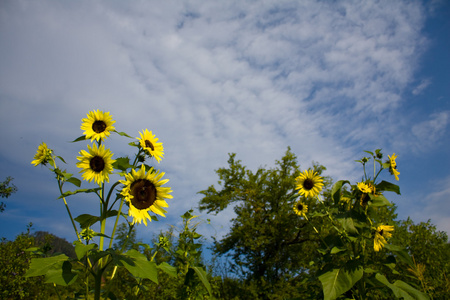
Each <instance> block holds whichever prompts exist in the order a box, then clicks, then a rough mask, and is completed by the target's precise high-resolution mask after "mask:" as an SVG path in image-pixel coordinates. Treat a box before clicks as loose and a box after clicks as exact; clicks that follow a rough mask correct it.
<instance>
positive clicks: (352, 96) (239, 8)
mask: <svg viewBox="0 0 450 300" xmlns="http://www.w3.org/2000/svg"><path fill="white" fill-rule="evenodd" d="M0 16H1V17H0V47H1V49H2V56H0V65H1V66H2V68H0V93H1V94H0V96H1V103H0V106H1V112H0V118H1V120H2V123H3V124H11V126H8V128H9V129H8V130H9V131H8V132H5V131H4V132H3V134H2V136H3V142H2V144H1V145H0V153H1V155H2V156H3V157H7V158H8V160H10V161H12V162H15V163H18V164H20V165H21V166H24V165H28V162H27V161H25V162H23V161H24V157H32V155H33V154H34V149H35V147H36V146H37V145H38V144H39V143H40V142H42V141H50V142H51V143H52V144H53V145H58V143H61V141H69V140H72V139H74V138H76V137H77V136H79V135H81V131H80V130H79V126H80V119H81V118H82V117H84V116H85V114H86V113H87V111H88V110H90V109H97V108H98V109H103V110H107V111H110V112H111V113H112V115H113V117H114V118H115V119H116V120H117V123H116V124H117V127H118V129H119V130H121V131H125V132H127V133H129V134H131V135H132V136H137V135H138V131H139V130H142V129H144V128H149V129H150V130H153V132H154V133H155V134H157V136H158V137H159V138H160V140H161V141H162V142H163V143H164V146H165V149H166V159H165V160H164V161H163V162H162V163H161V164H160V165H158V166H160V167H161V168H163V169H164V170H166V171H167V175H168V176H170V177H171V181H170V184H171V185H172V186H173V188H174V194H175V195H176V199H174V200H173V204H171V207H170V209H171V210H172V211H171V213H172V214H173V215H180V214H181V213H182V212H183V210H186V209H189V208H190V207H193V206H196V202H197V200H198V198H199V195H197V194H196V192H197V191H199V190H201V189H205V188H206V187H207V186H208V185H210V184H214V183H215V180H214V178H215V174H214V169H217V168H219V167H222V166H225V165H226V160H227V153H229V152H236V153H238V157H239V158H240V159H242V160H243V162H244V164H246V165H248V166H249V167H250V168H256V167H259V166H264V165H267V166H272V165H273V163H274V161H275V159H279V158H280V157H281V156H282V155H283V153H284V151H285V150H286V148H287V146H288V145H290V146H291V147H292V149H293V151H294V152H295V153H296V154H297V155H298V157H299V160H300V162H301V164H302V166H303V167H305V168H306V167H308V166H309V164H310V162H311V161H312V160H315V161H319V162H320V163H322V164H324V165H325V166H327V168H328V172H329V175H331V176H333V177H334V178H342V177H350V178H354V177H355V176H356V171H355V164H354V163H353V159H354V155H355V154H356V153H360V151H362V150H364V149H372V148H375V147H377V148H378V147H381V148H387V149H391V148H392V147H393V146H394V144H393V142H392V140H393V139H392V137H393V136H394V135H397V136H398V137H397V140H401V142H397V144H396V145H401V147H403V149H408V148H409V147H411V143H415V142H416V141H411V140H410V139H408V138H407V137H406V136H399V135H398V134H397V132H398V130H399V128H402V130H404V128H411V127H412V125H411V123H412V120H410V119H409V117H408V116H407V115H402V114H401V107H402V105H403V104H404V101H405V100H404V99H403V97H402V95H403V93H404V90H405V88H406V87H407V86H408V85H410V84H411V83H412V82H414V80H415V78H414V74H415V73H414V72H415V71H416V69H417V67H418V64H417V60H418V58H419V57H420V54H421V53H422V52H423V51H424V49H425V47H426V45H427V39H426V38H425V37H424V36H423V34H422V32H421V30H422V29H423V26H424V22H425V18H426V11H425V9H424V8H423V7H422V5H421V3H420V2H409V1H385V2H383V3H382V4H379V3H375V2H370V1H366V2H357V3H351V2H347V1H342V2H321V1H317V2H315V1H311V2H307V3H306V2H298V1H282V2H279V1H262V2H251V1H226V2H208V3H205V2H204V1H187V2H182V1H179V2H158V3H157V5H155V2H152V1H148V2H145V1H141V2H139V1H137V2H132V3H128V2H127V3H126V4H125V3H121V2H109V1H103V2H102V1H100V2H96V3H91V2H88V1H82V2H79V3H77V4H73V3H69V2H61V3H58V4H56V5H55V4H54V3H53V2H51V1H48V2H47V1H40V2H29V1H7V2H5V3H3V4H2V5H1V6H0ZM424 87H425V86H424ZM424 87H422V89H423V88H424ZM418 88H419V87H418ZM417 91H418V90H417ZM11 112H14V113H11ZM445 116H447V115H445ZM445 116H444V115H442V114H440V115H436V116H433V117H432V118H433V119H432V120H431V121H430V122H426V123H423V124H417V125H416V126H415V127H414V128H415V129H414V128H413V133H414V135H415V136H416V137H418V138H425V135H426V132H427V129H430V128H431V129H432V130H434V131H433V132H435V136H436V138H437V137H438V136H439V135H442V134H443V132H445V131H444V130H445V126H446V125H445V124H446V122H447V121H446V120H447V119H446V118H445ZM433 120H434V121H433ZM444 123H445V124H444ZM399 124H400V125H399ZM3 128H4V126H3ZM2 130H5V129H2ZM19 137H23V139H20V138H19ZM119 141H120V139H118V138H112V139H110V142H111V143H112V144H111V147H113V146H114V147H116V146H117V147H118V148H114V149H116V150H114V151H115V153H117V155H121V154H123V153H128V149H127V148H126V147H123V146H121V144H120V142H119ZM55 147H59V148H58V149H57V150H58V153H59V154H61V155H63V156H64V155H67V156H70V157H72V162H73V161H74V159H75V156H76V153H77V151H78V149H74V144H64V145H63V146H55ZM76 147H79V146H78V145H77V146H76ZM396 151H397V150H396ZM401 151H402V149H399V150H398V151H397V152H401ZM21 162H22V163H21ZM75 172H76V170H75ZM24 201H26V200H24ZM218 223H220V224H222V225H223V224H227V221H226V220H225V219H220V221H218Z"/></svg>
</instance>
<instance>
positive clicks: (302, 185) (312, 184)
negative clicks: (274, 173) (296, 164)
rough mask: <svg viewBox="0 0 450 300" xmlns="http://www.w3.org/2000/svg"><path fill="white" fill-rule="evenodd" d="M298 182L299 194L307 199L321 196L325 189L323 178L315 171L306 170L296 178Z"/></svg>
mask: <svg viewBox="0 0 450 300" xmlns="http://www.w3.org/2000/svg"><path fill="white" fill-rule="evenodd" d="M296 181H297V187H296V189H297V190H299V191H298V193H299V194H300V195H304V196H305V197H308V196H311V197H315V196H317V195H319V193H320V191H321V190H322V188H323V179H322V177H320V176H319V175H317V172H314V171H313V170H309V171H308V170H305V171H304V172H303V173H301V174H300V175H299V176H298V177H297V178H296Z"/></svg>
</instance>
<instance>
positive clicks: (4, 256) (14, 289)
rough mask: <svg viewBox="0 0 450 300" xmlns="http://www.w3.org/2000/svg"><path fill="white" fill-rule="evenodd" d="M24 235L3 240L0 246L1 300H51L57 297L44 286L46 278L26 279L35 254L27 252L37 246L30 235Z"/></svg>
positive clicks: (47, 286) (49, 287) (49, 288)
mask: <svg viewBox="0 0 450 300" xmlns="http://www.w3.org/2000/svg"><path fill="white" fill-rule="evenodd" d="M30 229H31V224H30V225H29V227H28V231H27V233H22V234H20V235H18V236H17V237H16V239H15V240H14V241H6V240H5V239H3V240H2V242H1V244H0V286H1V289H0V299H49V298H51V297H52V295H53V297H56V294H55V291H54V290H52V289H51V286H49V285H47V284H44V278H43V277H42V276H41V277H34V278H27V277H24V275H25V273H26V271H27V270H28V267H29V265H30V260H31V258H32V257H33V254H32V253H31V252H29V251H27V249H28V248H30V247H32V246H33V245H34V244H35V239H34V237H33V236H32V235H31V234H30Z"/></svg>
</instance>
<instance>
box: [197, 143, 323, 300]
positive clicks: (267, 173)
mask: <svg viewBox="0 0 450 300" xmlns="http://www.w3.org/2000/svg"><path fill="white" fill-rule="evenodd" d="M314 169H315V171H317V172H318V173H319V174H320V173H321V172H322V171H323V170H324V169H325V168H324V167H323V166H320V165H317V164H315V165H314ZM216 173H217V174H218V176H219V179H220V181H219V185H220V189H219V190H218V189H216V187H215V186H210V187H209V188H208V189H207V190H203V191H200V194H203V195H204V197H203V198H202V199H201V200H200V203H199V209H200V210H201V211H205V210H206V211H207V212H208V213H211V212H214V213H216V214H217V213H220V212H221V211H223V210H224V209H225V208H227V207H228V206H229V205H234V211H235V213H236V217H235V218H234V219H233V220H232V224H231V228H230V231H229V233H228V234H227V235H226V236H225V237H224V238H222V239H221V240H215V241H214V249H213V251H214V253H215V254H217V255H221V256H224V255H226V256H228V257H230V258H231V269H232V271H233V272H234V273H235V274H236V275H237V276H238V277H239V278H240V280H244V282H245V283H246V285H247V286H248V287H250V288H249V290H251V291H253V294H249V293H248V292H247V293H243V294H244V295H243V297H246V296H245V295H247V297H248V298H249V299H256V298H266V297H267V295H269V294H270V295H271V298H272V299H277V298H276V295H279V297H280V299H282V298H283V297H292V296H299V294H298V293H297V290H298V286H300V285H301V284H302V282H303V280H304V279H306V278H307V277H308V276H307V275H308V272H310V270H311V267H310V262H311V261H314V260H315V256H317V254H316V253H315V249H316V248H317V246H318V243H319V241H318V238H317V236H315V235H314V234H313V231H312V228H311V227H310V226H307V222H306V221H305V219H302V218H299V217H298V216H297V215H296V214H295V213H294V211H293V205H294V202H295V200H296V198H297V197H298V193H297V191H296V190H295V187H296V184H295V178H296V177H297V176H298V175H299V173H300V171H299V165H298V164H297V158H296V156H295V155H294V154H293V153H292V152H291V150H290V149H289V148H288V149H287V151H286V153H285V155H284V156H283V157H282V159H281V160H279V161H276V167H275V168H272V169H264V168H259V169H258V170H257V171H256V172H252V171H250V170H248V169H246V167H245V166H243V165H242V164H241V161H239V160H236V155H235V154H230V157H229V160H228V168H220V169H218V170H217V171H216ZM325 184H326V185H328V184H329V182H328V181H326V182H325ZM308 205H309V206H311V208H312V209H313V208H314V206H315V203H308ZM277 293H278V294H277Z"/></svg>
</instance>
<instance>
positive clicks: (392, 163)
mask: <svg viewBox="0 0 450 300" xmlns="http://www.w3.org/2000/svg"><path fill="white" fill-rule="evenodd" d="M388 157H389V161H388V163H389V172H390V173H391V174H392V175H394V176H395V180H398V175H400V172H399V171H397V163H396V162H395V159H396V158H397V155H395V153H394V154H392V156H389V155H388Z"/></svg>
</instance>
